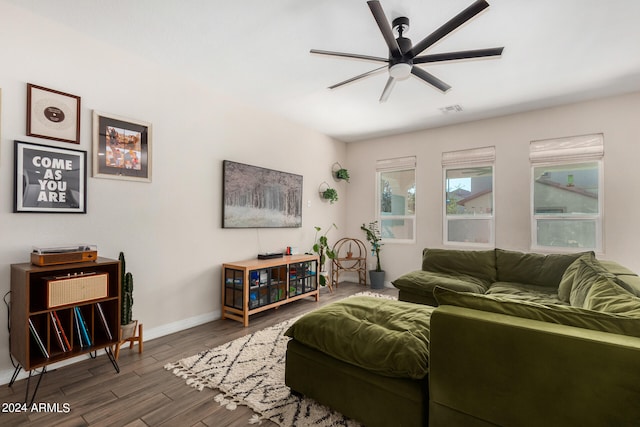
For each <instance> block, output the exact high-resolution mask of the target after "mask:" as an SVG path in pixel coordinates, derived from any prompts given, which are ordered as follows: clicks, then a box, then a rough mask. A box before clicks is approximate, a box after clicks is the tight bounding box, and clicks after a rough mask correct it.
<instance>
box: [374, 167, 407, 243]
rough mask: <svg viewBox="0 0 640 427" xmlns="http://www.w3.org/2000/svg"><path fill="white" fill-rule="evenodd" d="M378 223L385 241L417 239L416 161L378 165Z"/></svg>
mask: <svg viewBox="0 0 640 427" xmlns="http://www.w3.org/2000/svg"><path fill="white" fill-rule="evenodd" d="M376 183H377V206H378V213H377V215H378V221H379V224H380V232H381V235H382V239H383V241H387V242H394V243H405V242H407V243H412V242H415V239H416V158H415V157H414V156H411V157H402V158H397V159H388V160H379V161H378V162H376Z"/></svg>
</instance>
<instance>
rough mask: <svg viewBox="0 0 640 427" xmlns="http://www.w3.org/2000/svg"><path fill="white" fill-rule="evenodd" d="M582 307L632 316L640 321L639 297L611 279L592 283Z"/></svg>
mask: <svg viewBox="0 0 640 427" xmlns="http://www.w3.org/2000/svg"><path fill="white" fill-rule="evenodd" d="M584 308H586V309H589V310H596V311H602V312H605V313H616V314H624V315H627V316H633V317H636V318H638V322H640V298H638V297H636V296H634V295H632V294H631V293H629V292H628V291H626V290H624V289H623V288H621V287H620V286H618V285H617V284H615V283H613V282H611V281H606V282H598V283H594V284H593V285H592V286H591V288H590V289H589V292H588V293H587V297H586V298H585V301H584Z"/></svg>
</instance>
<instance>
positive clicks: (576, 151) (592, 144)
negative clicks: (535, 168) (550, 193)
mask: <svg viewBox="0 0 640 427" xmlns="http://www.w3.org/2000/svg"><path fill="white" fill-rule="evenodd" d="M603 156H604V137H603V135H602V134H601V133H598V134H593V135H581V136H570V137H567V138H556V139H543V140H539V141H531V143H530V144H529V159H530V160H531V163H547V162H557V161H573V160H592V159H601V158H602V157H603Z"/></svg>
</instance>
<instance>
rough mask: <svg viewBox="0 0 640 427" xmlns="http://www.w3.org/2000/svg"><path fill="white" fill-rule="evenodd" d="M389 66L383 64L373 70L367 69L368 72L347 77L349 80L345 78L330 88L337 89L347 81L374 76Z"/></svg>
mask: <svg viewBox="0 0 640 427" xmlns="http://www.w3.org/2000/svg"><path fill="white" fill-rule="evenodd" d="M387 68H388V67H387V66H386V65H383V66H382V67H379V68H376V69H374V70H371V71H367V72H366V73H362V74H360V75H357V76H355V77H351V78H350V79H347V80H345V81H343V82H340V83H336V84H334V85H333V86H329V89H335V88H337V87H340V86H343V85H346V84H347V83H352V82H355V81H356V80H360V79H363V78H365V77H369V76H373V75H374V74H376V73H379V72H381V71H382V70H385V69H387Z"/></svg>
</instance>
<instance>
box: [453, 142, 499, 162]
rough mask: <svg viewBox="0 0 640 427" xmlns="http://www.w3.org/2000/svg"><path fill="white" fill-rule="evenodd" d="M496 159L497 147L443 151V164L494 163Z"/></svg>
mask: <svg viewBox="0 0 640 427" xmlns="http://www.w3.org/2000/svg"><path fill="white" fill-rule="evenodd" d="M495 159H496V147H493V146H491V147H481V148H471V149H468V150H458V151H447V152H444V153H442V166H453V165H462V164H464V165H469V164H475V163H492V162H494V161H495Z"/></svg>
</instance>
